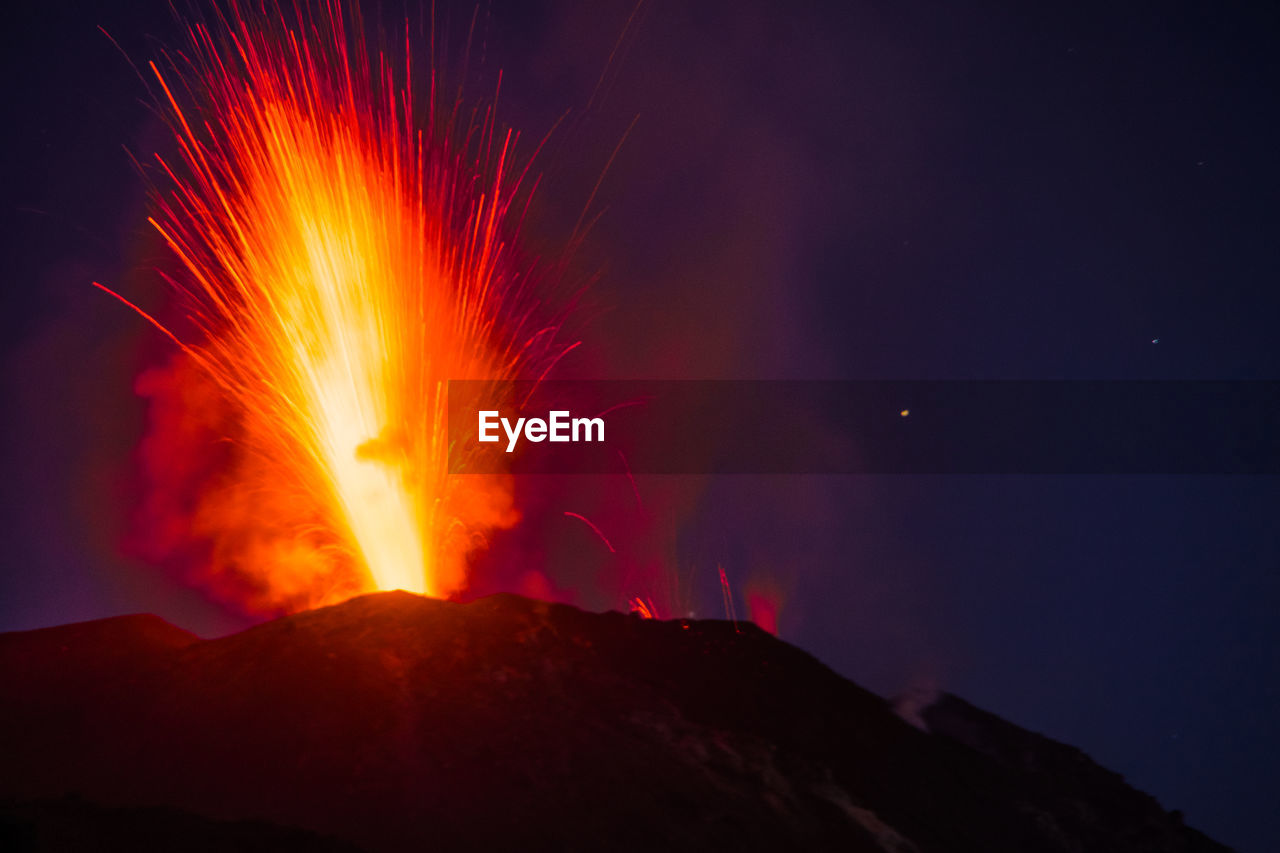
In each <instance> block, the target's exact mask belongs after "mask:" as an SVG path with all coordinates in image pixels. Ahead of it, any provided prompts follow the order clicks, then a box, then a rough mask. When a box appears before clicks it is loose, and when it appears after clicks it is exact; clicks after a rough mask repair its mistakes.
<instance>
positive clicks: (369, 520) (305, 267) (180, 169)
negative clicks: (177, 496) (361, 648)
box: [99, 3, 563, 610]
mask: <svg viewBox="0 0 1280 853" xmlns="http://www.w3.org/2000/svg"><path fill="white" fill-rule="evenodd" d="M408 31H409V28H408V27H407V26H406V38H405V44H404V56H403V61H398V60H393V59H391V58H389V55H388V54H387V53H385V52H377V51H372V50H370V49H369V47H368V46H367V44H368V39H367V38H366V36H365V34H364V32H363V29H362V27H361V24H360V20H359V17H358V15H357V14H356V13H355V12H353V11H344V10H343V9H341V8H339V7H338V6H337V5H336V4H333V3H327V4H324V5H323V7H322V9H321V10H320V11H319V12H316V13H314V14H313V13H308V12H302V11H296V10H295V11H294V12H292V13H285V12H281V11H278V10H277V11H276V12H274V13H269V14H265V15H264V14H259V13H255V12H245V11H244V10H241V9H240V8H239V7H238V6H237V5H236V4H234V3H232V4H231V5H230V6H229V7H228V8H227V9H226V10H220V11H219V12H218V14H217V17H216V20H215V22H214V23H212V24H210V23H203V22H201V23H196V24H193V25H191V26H190V45H189V47H188V49H187V50H184V51H183V52H181V53H175V54H171V55H166V57H165V59H166V62H165V63H162V64H161V65H157V64H156V63H154V62H153V63H151V65H150V71H151V73H152V74H154V77H155V80H156V81H158V84H159V89H158V90H157V96H158V97H157V100H158V102H159V104H160V106H161V109H162V112H163V114H164V115H165V117H166V118H167V120H168V121H169V123H170V125H171V127H172V128H173V131H174V135H175V138H176V145H177V149H176V150H177V152H178V155H177V157H174V158H165V157H163V156H161V155H157V156H156V162H157V163H158V165H159V168H160V170H161V172H160V175H161V179H160V181H159V185H158V187H157V189H156V191H155V196H154V197H155V205H154V214H153V216H152V217H151V219H150V221H151V223H152V224H153V225H154V227H155V228H156V229H157V230H158V231H159V233H160V234H161V235H163V238H164V240H165V242H166V243H167V244H168V246H169V247H170V248H171V249H172V251H173V252H174V253H175V254H176V256H177V258H178V259H179V261H180V264H179V273H178V274H176V275H172V276H167V278H168V279H169V280H170V282H171V284H172V285H173V287H174V288H175V289H176V292H177V293H178V294H179V295H180V297H181V298H182V299H183V300H184V302H185V303H186V304H187V305H189V306H190V310H189V316H190V317H191V319H192V321H193V328H194V330H195V333H194V334H195V336H196V337H197V338H198V340H195V341H192V342H186V341H183V340H180V338H179V336H178V335H175V334H173V333H172V332H169V331H168V330H167V329H165V331H166V333H167V334H169V335H170V337H172V338H173V339H174V340H175V341H176V342H178V343H179V345H180V346H181V348H182V351H183V353H185V358H186V359H188V360H189V361H190V362H191V363H192V364H194V365H195V366H196V368H198V370H196V371H191V372H190V373H193V374H195V373H198V374H199V375H200V377H202V380H203V381H206V382H207V381H210V380H211V381H212V384H213V385H214V386H215V387H216V389H217V392H218V394H219V395H220V396H221V397H222V399H223V400H225V401H226V402H227V403H228V404H229V406H230V409H231V410H232V412H233V413H234V421H235V431H234V437H233V438H232V439H231V441H232V442H233V443H234V445H235V455H236V458H237V459H238V462H237V463H236V464H235V465H234V466H232V468H231V470H230V472H229V473H227V472H224V473H223V475H222V476H221V478H220V481H219V483H218V484H217V485H216V486H214V487H210V488H209V489H208V490H207V493H205V494H203V495H201V496H200V504H201V506H200V508H199V510H198V511H197V512H196V513H195V515H196V516H197V517H198V518H199V519H200V522H199V524H198V525H196V526H197V528H198V530H199V533H200V534H202V535H204V536H206V537H207V538H208V539H209V540H210V541H212V542H213V543H214V545H213V553H214V554H215V558H214V562H215V563H217V564H218V565H215V566H214V567H213V569H212V571H213V572H214V573H217V572H223V573H225V572H232V573H239V575H241V579H242V580H244V579H246V578H247V579H248V586H250V587H252V588H253V590H254V592H253V594H252V596H250V598H251V599H252V600H251V601H249V602H248V604H249V605H250V608H251V609H259V610H263V609H286V610H296V609H300V608H303V607H311V606H317V605H320V604H325V603H330V602H331V601H333V600H336V599H339V598H344V597H346V596H348V595H351V594H354V593H357V592H362V591H368V590H371V589H406V590H410V591H414V592H420V593H425V594H427V595H432V596H446V595H448V594H450V593H452V592H456V591H458V590H459V589H460V588H462V587H463V586H464V585H465V580H466V557H467V553H468V552H469V551H471V550H472V549H473V548H475V547H476V546H477V543H479V542H481V541H482V540H483V537H484V535H485V533H486V531H489V530H492V529H494V528H497V527H501V526H509V525H510V524H512V523H514V520H515V518H516V517H517V516H516V513H515V510H514V508H513V506H512V505H511V493H510V488H509V485H508V484H507V483H506V482H505V481H504V480H503V478H500V477H483V478H482V477H480V476H478V475H469V476H464V477H457V476H454V477H450V476H448V475H447V473H446V469H447V464H446V463H447V460H446V454H447V452H448V447H447V443H446V442H447V440H446V406H447V399H446V389H447V385H446V383H447V381H448V380H449V379H472V380H475V379H479V380H488V381H490V382H492V383H495V385H494V386H493V387H496V388H501V387H503V385H504V383H506V382H508V381H510V380H512V379H515V378H518V377H520V376H522V375H540V372H541V371H542V370H544V369H545V368H546V367H547V366H548V365H549V364H550V363H551V362H552V360H553V359H554V357H555V355H556V352H557V347H560V349H563V346H562V345H560V344H557V343H556V342H555V333H556V327H555V326H544V327H541V328H539V327H537V325H536V324H535V323H534V321H533V319H532V315H531V311H530V309H529V306H530V305H531V304H533V302H534V300H533V299H532V296H531V290H532V288H533V287H534V286H535V284H536V283H537V274H536V269H537V265H536V264H533V263H531V262H527V261H525V260H523V259H522V258H521V256H520V255H519V253H518V251H517V249H516V246H515V240H516V234H517V231H518V228H519V221H520V219H521V218H522V217H523V216H524V214H525V212H526V211H527V204H528V198H529V192H528V191H526V190H525V189H522V187H525V186H526V185H527V184H530V183H533V182H532V181H530V180H527V179H526V178H527V168H528V165H527V162H526V163H525V165H524V166H523V167H518V166H516V165H514V160H515V157H514V153H513V151H514V146H515V143H516V136H515V135H514V134H513V133H512V132H511V131H501V130H499V129H498V128H497V126H496V121H495V118H494V113H493V106H492V105H490V106H488V107H487V108H476V109H474V110H472V111H470V112H468V111H466V110H464V109H463V108H462V105H461V103H460V102H459V101H458V100H456V99H455V100H453V101H451V102H450V103H448V104H445V103H444V100H445V99H444V98H443V97H442V96H441V93H440V91H439V90H440V88H441V84H439V83H438V80H437V74H436V69H434V68H432V69H431V72H430V81H429V89H425V90H424V92H425V93H426V96H427V99H428V101H429V102H428V103H427V104H426V105H425V106H426V109H425V112H424V115H423V116H422V117H420V116H419V115H418V113H419V112H423V111H422V110H420V109H419V107H418V105H417V104H415V100H414V94H413V86H412V84H411V81H412V79H413V77H412V73H411V63H410V61H409V57H410V55H411V54H412V50H411V47H412V45H411V44H410V40H409V38H408ZM420 99H421V98H420ZM99 286H100V287H101V285H99ZM104 289H106V288H104ZM121 298H123V297H121ZM144 316H146V315H144ZM148 319H151V318H150V317H148ZM153 322H156V321H154V320H153ZM157 325H160V324H159V323H158V322H157ZM161 328H162V329H164V327H163V326H161ZM264 527H269V528H270V529H271V530H272V531H273V532H272V533H271V534H270V536H268V537H266V538H265V539H264V536H263V535H261V534H260V533H259V534H253V533H249V534H246V533H245V532H244V530H245V529H249V528H252V529H254V530H258V531H261V530H262V529H264ZM244 585H245V584H241V586H242V587H243V586H244ZM215 586H216V584H215ZM241 603H245V602H241Z"/></svg>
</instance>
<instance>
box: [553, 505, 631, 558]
mask: <svg viewBox="0 0 1280 853" xmlns="http://www.w3.org/2000/svg"><path fill="white" fill-rule="evenodd" d="M565 515H566V516H567V517H569V518H576V519H578V521H581V522H582V523H583V524H585V525H586V526H587V527H590V528H591V529H592V531H593V532H594V533H595V534H596V536H599V537H600V541H601V542H603V543H604V547H606V548H608V549H609V553H610V554H616V553H618V551H617V549H615V548H614V547H613V544H612V543H611V542H610V541H609V539H608V537H606V536H605V535H604V533H602V532H601V531H600V528H599V527H596V526H595V523H594V522H592V521H591V519H589V518H587V517H586V516H584V515H578V514H577V513H576V512H569V511H567V510H566V511H565Z"/></svg>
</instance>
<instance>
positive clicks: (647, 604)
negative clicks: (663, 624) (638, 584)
mask: <svg viewBox="0 0 1280 853" xmlns="http://www.w3.org/2000/svg"><path fill="white" fill-rule="evenodd" d="M629 603H630V605H631V612H632V613H634V614H636V615H637V616H639V617H640V618H641V619H657V618H658V610H657V608H655V607H654V606H653V601H652V600H649V599H644V598H639V597H636V598H632V599H631V601H630V602H629Z"/></svg>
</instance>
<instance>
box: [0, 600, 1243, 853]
mask: <svg viewBox="0 0 1280 853" xmlns="http://www.w3.org/2000/svg"><path fill="white" fill-rule="evenodd" d="M0 682H2V683H3V684H4V685H5V691H6V696H7V699H6V701H5V702H4V703H3V705H0V756H2V757H0V767H3V770H2V771H0V800H3V802H4V805H3V807H0V842H3V841H4V840H5V839H8V840H9V842H10V843H11V844H13V845H16V848H15V849H19V848H21V847H24V846H25V847H26V848H27V849H128V848H134V849H143V848H155V847H156V843H153V842H154V840H155V838H156V837H157V836H156V833H157V832H159V833H161V836H160V837H162V838H166V839H176V838H182V837H184V836H190V838H191V839H196V838H198V839H200V843H199V844H195V843H192V844H189V845H177V844H171V843H169V842H161V843H159V846H160V847H171V846H179V847H184V848H185V849H199V850H213V849H228V850H230V849H236V850H240V849H246V850H247V849H264V850H265V849H272V850H286V849H290V850H343V849H366V850H388V851H395V850H409V849H426V848H429V849H433V850H455V849H456V850H463V849H521V850H541V849H548V850H550V849H557V850H561V849H578V850H656V849H661V850H719V849H725V850H729V849H732V850H738V851H741V850H765V849H768V850H771V851H779V850H796V849H807V850H848V851H868V853H871V851H901V853H906V851H925V853H928V851H949V850H975V851H977V850H981V851H988V853H998V852H999V851H1018V852H1019V853H1029V852H1030V851H1053V853H1059V851H1061V853H1066V851H1091V852H1092V851H1097V852H1098V853H1107V851H1222V850H1225V849H1226V848H1224V847H1222V846H1220V845H1218V844H1216V843H1214V842H1212V841H1210V840H1209V839H1207V838H1205V837H1204V836H1203V835H1201V834H1200V833H1198V832H1196V831H1194V830H1192V829H1189V828H1187V827H1185V826H1183V825H1182V823H1181V821H1180V819H1179V818H1178V817H1177V815H1176V814H1175V815H1170V814H1168V813H1166V812H1165V811H1164V810H1163V809H1161V808H1160V806H1159V805H1158V804H1157V803H1156V802H1155V800H1153V799H1152V798H1150V797H1147V796H1146V795H1144V794H1142V793H1140V792H1137V791H1135V790H1133V789H1132V788H1130V787H1128V786H1127V785H1125V784H1124V782H1123V780H1121V778H1120V777H1119V776H1117V775H1115V774H1113V773H1110V772H1109V771H1106V770H1104V769H1103V768H1101V767H1098V766H1097V765H1096V764H1094V763H1093V762H1092V761H1090V760H1089V759H1088V758H1087V757H1085V756H1084V755H1083V754H1082V753H1080V752H1078V751H1077V750H1074V749H1072V748H1071V747H1067V746H1064V745H1062V744H1058V743H1055V742H1053V741H1051V740H1048V739H1047V738H1043V737H1041V736H1039V735H1035V734H1032V733H1030V732H1027V731H1025V730H1023V729H1020V728H1018V727H1017V726H1014V725H1012V724H1010V723H1007V722H1005V721H1003V720H1000V719H999V718H997V717H995V716H993V715H990V714H987V713H986V712H983V711H981V710H979V709H977V708H974V707H973V706H971V705H968V704H967V703H965V702H963V701H962V700H959V699H956V698H954V697H949V696H943V697H942V698H941V699H939V700H938V701H936V702H934V703H932V704H931V705H929V706H928V707H926V708H924V709H923V710H922V711H920V712H919V718H920V719H923V721H924V723H925V725H926V726H927V728H928V729H929V732H925V731H921V730H920V729H919V728H917V727H914V726H912V725H909V724H908V723H906V722H904V721H903V720H902V719H900V718H899V716H898V715H896V714H895V713H894V712H893V710H892V708H891V707H890V706H889V704H888V703H887V702H885V701H884V700H883V699H881V698H879V697H877V696H875V695H874V694H871V693H869V692H867V691H866V690H863V689H862V688H860V687H858V686H857V685H856V684H853V683H852V682H850V681H848V680H846V679H844V678H842V677H840V676H839V675H837V674H836V673H834V672H832V671H831V670H830V669H828V668H827V667H825V666H823V665H822V664H821V663H819V662H818V661H817V660H815V659H814V658H812V657H811V656H809V655H808V654H806V653H804V652H802V651H800V650H799V649H796V648H794V647H792V646H790V645H788V644H786V643H784V642H781V641H779V640H777V639H775V638H774V637H772V636H770V635H769V634H767V633H765V632H763V631H761V630H759V629H757V628H755V627H754V626H752V625H750V624H746V623H743V624H741V625H739V626H734V625H733V624H731V623H727V622H716V621H690V622H684V621H670V622H655V621H647V620H641V619H639V618H637V617H634V616H628V615H622V614H618V613H605V614H596V613H586V612H583V611H580V610H577V609H575V608H572V607H567V606H564V605H554V604H546V603H543V602H536V601H531V600H529V599H524V598H520V597H517V596H511V595H498V596H492V597H490V598H485V599H481V600H479V601H475V602H472V603H470V604H457V603H451V602H441V601H434V600H430V599H425V598H420V597H418V596H413V595H410V594H408V593H399V592H392V593H379V594H375V595H369V596H363V597H360V598H356V599H352V600H351V601H348V602H346V603H344V604H341V605H337V606H334V607H328V608H324V609H321V610H315V611H310V612H307V613H301V614H297V615H295V616H290V617H286V618H282V619H278V620H276V621H273V622H269V623H266V624H263V625H259V626H257V627H255V628H251V629H249V630H247V631H243V632H241V633H239V634H235V635H233V636H229V637H224V638H221V639H216V640H200V639H198V638H196V637H195V636H193V635H191V634H188V633H187V632H185V631H182V630H180V629H178V628H175V627H173V626H172V625H169V624H167V623H165V622H164V621H162V620H160V619H158V618H156V617H154V616H127V617H119V618H114V619H105V620H100V621H96V622H87V623H81V624H77V625H66V626H62V627H58V628H48V629H42V630H38V631H26V632H19V633H11V634H3V635H0ZM67 827H71V828H72V829H73V830H74V831H75V833H78V834H75V833H73V834H74V837H76V838H80V839H81V840H82V841H83V840H84V839H85V838H93V839H95V841H94V842H93V843H89V842H85V843H84V844H83V845H79V846H77V844H78V843H73V844H72V845H71V846H68V845H67V843H66V841H65V837H63V840H62V841H58V840H57V839H58V837H59V836H58V832H59V831H61V830H65V829H66V828H67ZM65 835H66V833H65V832H63V836H65ZM51 839H53V840H51ZM148 839H150V840H151V841H148ZM99 842H101V844H100V846H94V844H97V843H99Z"/></svg>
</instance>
